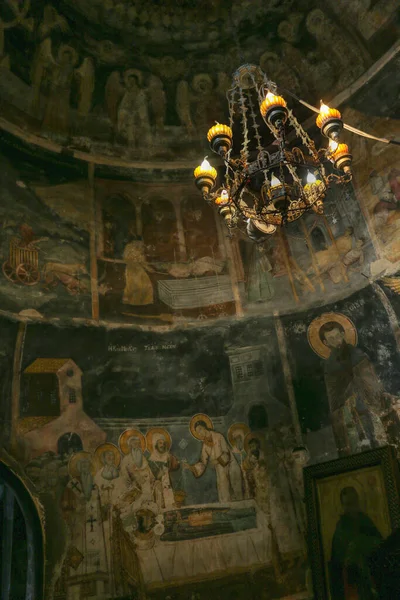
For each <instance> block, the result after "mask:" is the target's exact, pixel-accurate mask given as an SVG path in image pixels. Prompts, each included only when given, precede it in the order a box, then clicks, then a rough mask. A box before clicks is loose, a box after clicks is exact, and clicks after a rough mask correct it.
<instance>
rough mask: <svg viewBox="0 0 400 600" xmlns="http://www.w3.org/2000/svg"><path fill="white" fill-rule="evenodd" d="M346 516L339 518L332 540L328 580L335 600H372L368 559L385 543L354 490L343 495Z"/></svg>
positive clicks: (373, 596)
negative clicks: (362, 507)
mask: <svg viewBox="0 0 400 600" xmlns="http://www.w3.org/2000/svg"><path fill="white" fill-rule="evenodd" d="M340 503H341V506H342V510H343V514H342V515H341V517H340V518H339V520H338V522H337V524H336V529H335V533H334V535H333V539H332V554H331V560H330V562H329V579H330V588H331V595H332V600H353V599H356V600H373V599H374V598H377V595H376V592H375V591H374V590H373V583H372V580H371V576H370V571H369V566H368V557H369V556H370V555H371V554H372V552H373V550H374V549H375V548H376V547H377V546H378V544H379V543H380V542H381V541H382V535H381V534H380V532H379V531H378V529H377V528H376V526H375V524H374V523H373V521H372V520H371V519H370V517H369V516H368V515H366V514H365V513H364V512H363V511H362V510H361V508H360V500H359V496H358V493H357V490H356V489H355V488H354V487H351V486H349V487H345V488H343V489H342V491H341V492H340Z"/></svg>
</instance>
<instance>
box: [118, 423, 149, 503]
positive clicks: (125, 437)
mask: <svg viewBox="0 0 400 600" xmlns="http://www.w3.org/2000/svg"><path fill="white" fill-rule="evenodd" d="M119 443H120V448H121V450H122V452H123V453H124V454H125V457H124V458H123V459H122V462H121V478H122V488H123V489H122V494H121V500H122V502H123V503H125V504H129V505H133V504H134V505H135V506H140V505H141V503H143V502H145V501H147V502H150V501H151V500H152V493H153V483H154V475H153V473H152V472H151V470H150V467H149V463H148V462H147V458H146V457H145V456H144V451H145V449H146V442H145V439H144V436H143V434H142V433H140V431H137V430H135V429H131V430H128V431H125V432H124V433H123V434H122V435H121V437H120V442H119ZM119 487H121V486H119Z"/></svg>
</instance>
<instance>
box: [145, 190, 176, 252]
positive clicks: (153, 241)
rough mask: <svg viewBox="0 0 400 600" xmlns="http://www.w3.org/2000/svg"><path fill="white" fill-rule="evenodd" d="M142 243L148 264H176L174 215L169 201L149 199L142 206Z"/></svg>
mask: <svg viewBox="0 0 400 600" xmlns="http://www.w3.org/2000/svg"><path fill="white" fill-rule="evenodd" d="M142 222H143V241H144V245H145V251H146V256H147V258H148V260H149V261H150V262H154V261H156V262H177V261H178V258H179V241H178V229H177V223H176V213H175V210H174V207H173V205H172V204H171V202H170V201H169V200H166V199H164V198H160V197H152V198H149V200H148V202H144V203H143V204H142Z"/></svg>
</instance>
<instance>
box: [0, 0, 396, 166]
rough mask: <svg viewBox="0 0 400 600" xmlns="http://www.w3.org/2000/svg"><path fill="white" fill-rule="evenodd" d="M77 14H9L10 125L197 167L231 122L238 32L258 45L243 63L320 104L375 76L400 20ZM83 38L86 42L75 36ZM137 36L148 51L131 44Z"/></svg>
mask: <svg viewBox="0 0 400 600" xmlns="http://www.w3.org/2000/svg"><path fill="white" fill-rule="evenodd" d="M67 5H68V7H67ZM67 5H66V7H63V9H61V8H60V6H59V4H58V3H48V2H35V3H32V2H31V1H30V0H26V1H24V2H23V3H20V5H17V4H14V3H9V4H7V5H5V6H4V7H2V10H1V13H0V24H1V25H0V31H1V38H0V69H1V73H0V96H1V97H3V98H4V100H5V104H4V109H5V114H6V115H7V118H8V119H9V120H10V121H11V122H13V123H15V124H16V125H18V126H20V125H21V114H23V115H24V119H25V120H26V121H29V127H30V129H31V131H34V132H35V133H36V134H38V135H39V136H40V137H41V138H43V139H48V138H51V139H52V140H55V141H57V142H60V143H62V144H68V146H69V148H74V149H76V150H78V151H80V150H83V151H85V152H88V153H93V154H99V153H101V154H104V155H108V156H110V155H114V156H120V157H125V158H131V159H141V160H146V159H148V158H149V157H160V158H168V159H172V160H173V159H175V158H176V157H177V155H179V156H180V158H181V159H187V158H188V157H193V158H194V157H195V156H196V154H197V153H198V151H199V148H200V145H199V138H200V137H201V136H202V134H201V132H202V131H204V132H205V131H207V129H208V127H209V126H210V124H211V123H212V122H213V121H214V120H215V119H223V118H224V117H225V116H226V115H225V110H226V106H225V104H226V100H225V95H226V91H227V89H228V88H229V86H230V77H231V73H232V72H233V71H234V70H235V69H236V68H237V67H238V66H239V65H238V60H239V58H238V57H237V56H236V55H237V52H236V51H235V52H226V47H225V46H224V43H225V41H226V40H229V42H230V43H231V42H232V39H233V37H234V34H233V30H234V28H235V27H239V29H240V38H241V39H242V40H247V39H248V40H249V42H248V43H247V42H244V45H243V48H242V49H241V54H242V55H243V59H244V60H242V62H254V61H256V62H257V63H258V64H259V65H260V66H261V67H262V68H263V69H265V70H266V72H267V73H268V75H269V76H270V77H271V78H272V79H273V80H276V81H277V82H278V84H281V85H282V87H284V88H285V87H286V88H289V89H292V90H293V91H294V92H295V93H296V94H298V95H300V96H301V97H303V98H304V99H305V100H307V101H310V102H313V103H314V104H315V103H317V102H318V100H319V98H320V97H321V95H324V94H327V93H329V94H332V93H337V92H339V91H342V90H343V89H344V88H345V87H347V86H349V85H350V84H351V83H352V82H353V81H354V80H355V79H357V77H359V76H360V75H361V74H362V73H363V72H365V70H366V69H367V68H368V67H369V66H370V65H371V64H372V62H373V59H374V58H375V53H376V50H375V45H374V44H373V43H372V38H373V35H374V34H379V35H380V36H381V46H382V53H383V52H384V51H385V50H386V49H388V48H389V47H390V42H391V39H392V37H393V36H392V31H391V18H390V17H391V15H392V16H393V15H394V14H395V11H396V8H397V6H396V3H395V2H391V3H390V6H388V5H387V3H386V5H387V6H385V14H386V15H387V18H386V19H383V20H382V19H381V20H379V19H378V18H377V15H376V12H377V11H378V13H379V10H380V9H379V7H378V6H377V5H374V6H373V7H371V8H369V9H367V7H366V6H364V5H362V6H359V3H358V4H357V7H355V8H352V9H351V11H350V12H352V20H353V23H354V24H356V23H357V25H354V30H349V29H348V28H343V27H341V26H340V21H341V19H342V18H343V14H344V13H345V11H344V10H343V11H340V12H339V13H338V14H336V15H335V14H330V11H328V10H327V11H323V10H322V9H321V8H319V6H317V3H315V1H313V0H307V1H306V2H304V3H303V4H302V6H301V7H297V6H295V3H294V2H293V0H286V1H285V3H280V4H279V5H273V6H269V5H265V3H262V2H254V3H252V7H251V11H247V10H243V5H242V4H241V3H240V2H236V3H233V4H232V6H230V7H229V9H228V8H227V7H226V6H225V5H224V4H223V3H221V2H218V3H209V6H208V7H207V9H206V10H204V8H203V7H202V8H201V9H200V8H199V7H198V6H196V5H195V4H193V3H189V2H188V3H186V4H185V6H182V7H177V6H175V5H171V6H169V5H168V3H167V5H166V6H159V7H157V10H151V9H148V8H143V7H142V6H139V5H135V3H134V4H133V5H132V3H129V2H119V3H113V2H106V1H104V2H98V3H97V5H96V7H93V6H92V5H91V3H90V2H81V3H79V6H77V5H76V3H74V2H68V3H67ZM67 8H68V10H67ZM172 8H173V10H172ZM295 10H298V11H299V12H295ZM332 10H333V11H334V13H335V12H337V7H336V6H333V7H332ZM348 10H349V9H346V11H347V12H348ZM199 11H200V13H199ZM291 11H292V14H290V12H291ZM247 13H248V14H247ZM342 13H343V14H342ZM353 13H354V14H353ZM288 14H290V17H289V18H287V15H288ZM260 21H261V22H264V21H265V22H268V24H269V27H270V30H271V36H270V37H269V38H268V40H266V39H265V37H264V38H263V39H261V38H260V39H258V38H257V37H256V40H257V43H254V31H252V30H251V31H249V26H251V25H252V24H254V23H256V22H260ZM103 27H105V28H106V29H107V33H106V32H105V31H103V29H102V28H103ZM83 28H84V34H83V35H82V36H80V38H79V39H77V38H76V37H75V36H74V32H75V31H76V30H78V31H79V30H80V29H83ZM221 31H223V32H224V35H221ZM385 34H386V35H385ZM126 36H127V37H126ZM132 36H133V37H134V38H135V39H137V40H140V42H138V43H140V47H141V50H140V51H139V49H138V47H136V45H135V47H134V48H132V47H131V46H130V45H129V44H126V43H125V42H124V40H125V39H132ZM334 40H335V41H336V43H335V42H334ZM176 43H181V44H184V48H185V56H184V57H181V56H177V55H176V54H173V53H172V51H171V53H170V54H168V53H167V54H166V53H165V44H171V45H173V44H176ZM22 44H23V46H24V53H23V55H22V52H21V45H22ZM209 45H211V46H212V48H213V53H212V54H211V55H210V53H209ZM255 47H256V48H258V51H257V55H256V56H254V48H255ZM239 54H240V53H239ZM306 114H307V113H306V112H304V115H306ZM139 142H140V143H139Z"/></svg>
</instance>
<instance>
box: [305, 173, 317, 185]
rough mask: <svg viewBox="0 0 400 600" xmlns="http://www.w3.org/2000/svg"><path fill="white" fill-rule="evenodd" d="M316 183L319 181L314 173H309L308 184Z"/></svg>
mask: <svg viewBox="0 0 400 600" xmlns="http://www.w3.org/2000/svg"><path fill="white" fill-rule="evenodd" d="M316 181H317V178H316V177H315V175H314V173H311V171H308V173H307V183H315V182H316Z"/></svg>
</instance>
